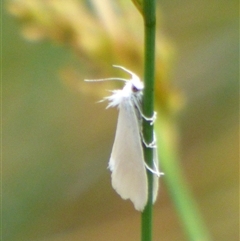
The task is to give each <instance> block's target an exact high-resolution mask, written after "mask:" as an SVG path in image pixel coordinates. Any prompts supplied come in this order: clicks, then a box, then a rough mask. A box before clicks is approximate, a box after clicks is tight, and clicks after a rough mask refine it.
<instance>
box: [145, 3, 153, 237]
mask: <svg viewBox="0 0 240 241" xmlns="http://www.w3.org/2000/svg"><path fill="white" fill-rule="evenodd" d="M143 16H144V30H145V35H144V40H145V42H144V51H145V52H144V86H145V88H144V94H143V113H144V115H145V116H148V117H151V116H153V113H154V72H155V68H154V67H155V25H156V13H155V0H144V1H143ZM143 137H144V140H145V141H146V142H147V143H151V142H152V141H153V125H150V123H149V122H148V121H145V120H144V121H143ZM144 157H145V161H146V163H147V164H148V166H150V167H153V149H152V148H147V147H144ZM147 177H148V203H147V205H146V207H145V209H144V211H143V213H142V241H151V240H152V200H153V173H152V172H150V171H147Z"/></svg>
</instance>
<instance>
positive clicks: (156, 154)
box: [153, 148, 159, 203]
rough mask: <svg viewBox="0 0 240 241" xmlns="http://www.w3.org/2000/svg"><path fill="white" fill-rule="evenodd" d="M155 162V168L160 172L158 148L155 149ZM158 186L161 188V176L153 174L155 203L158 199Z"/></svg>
mask: <svg viewBox="0 0 240 241" xmlns="http://www.w3.org/2000/svg"><path fill="white" fill-rule="evenodd" d="M153 162H154V166H155V169H156V170H157V171H158V172H159V161H158V152H157V148H154V149H153ZM158 188H159V176H157V175H153V203H155V202H156V200H157V195H158Z"/></svg>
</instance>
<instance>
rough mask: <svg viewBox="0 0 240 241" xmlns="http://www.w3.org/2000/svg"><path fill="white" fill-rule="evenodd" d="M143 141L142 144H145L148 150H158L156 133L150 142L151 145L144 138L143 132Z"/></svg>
mask: <svg viewBox="0 0 240 241" xmlns="http://www.w3.org/2000/svg"><path fill="white" fill-rule="evenodd" d="M141 139H142V142H143V144H144V145H145V146H146V147H147V148H153V149H155V148H157V144H156V143H157V141H156V136H155V133H154V136H153V141H152V142H150V143H147V142H146V141H145V139H144V137H143V133H142V132H141Z"/></svg>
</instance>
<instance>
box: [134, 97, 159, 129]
mask: <svg viewBox="0 0 240 241" xmlns="http://www.w3.org/2000/svg"><path fill="white" fill-rule="evenodd" d="M133 101H134V104H135V106H136V107H137V109H138V111H139V113H140V115H141V117H142V118H143V119H144V120H146V121H149V122H150V125H153V124H154V122H155V120H156V119H157V112H155V111H154V113H153V116H152V117H147V116H145V115H144V114H143V112H142V109H141V107H140V106H139V102H138V101H137V100H135V99H133Z"/></svg>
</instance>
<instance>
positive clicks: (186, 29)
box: [2, 0, 239, 241]
mask: <svg viewBox="0 0 240 241" xmlns="http://www.w3.org/2000/svg"><path fill="white" fill-rule="evenodd" d="M137 2H138V1H135V4H136V3H137ZM160 4H161V6H158V25H157V26H158V32H157V35H158V36H157V56H156V63H157V66H156V70H157V73H156V104H157V107H158V118H159V121H160V120H162V117H163V116H167V117H168V122H167V123H166V125H169V128H166V131H168V133H163V134H162V135H161V133H159V135H158V139H159V141H161V136H165V137H168V138H169V139H170V142H171V143H172V144H173V145H175V147H176V153H174V154H176V155H179V156H180V157H181V167H182V168H183V169H184V174H185V177H186V180H187V182H188V185H189V188H190V189H191V191H192V192H193V193H194V196H195V199H196V201H197V204H198V206H199V207H200V211H201V214H202V216H203V219H204V220H205V222H206V225H207V227H208V229H209V232H210V234H211V236H212V237H213V240H219V241H225V240H233V241H235V240H236V241H237V240H239V236H238V235H239V210H238V203H239V196H238V193H239V183H238V174H239V173H238V171H239V168H238V165H239V163H238V161H239V156H238V153H239V140H238V132H239V121H238V113H239V106H238V77H239V76H238V73H239V72H238V69H239V53H238V50H239V49H238V40H239V39H238V18H239V16H238V8H237V7H238V2H237V1H235V0H231V1H226V0H221V1H214V0H208V1H197V0H195V1H189V0H185V1H181V3H180V2H179V1H171V2H169V1H165V0H163V1H161V2H160ZM3 8H4V9H3V16H2V20H3V21H2V22H3V26H2V27H3V38H2V42H3V43H2V50H3V54H2V56H3V58H2V59H3V64H2V77H3V82H2V83H3V85H2V100H3V112H2V120H3V127H2V139H3V151H2V153H3V154H2V156H3V163H2V168H3V171H2V180H3V183H2V188H3V194H2V201H3V205H2V207H3V210H2V211H3V229H2V230H3V231H2V232H3V240H5V241H8V240H9V241H10V240H11V241H15V240H16V241H19V240H24V241H28V240H31V241H32V240H41V241H42V240H44V241H46V240H49V241H60V240H61V241H63V240H99V241H101V240H104V241H105V240H119V241H120V240H138V239H139V235H140V231H139V226H140V225H139V217H140V214H139V213H137V212H136V211H135V210H134V209H133V207H132V204H131V203H130V202H124V201H122V200H121V199H120V198H119V196H118V195H116V194H115V192H114V190H112V188H111V184H110V174H109V171H108V170H107V169H106V167H107V162H108V158H109V154H110V151H111V145H112V141H113V137H114V132H115V126H116V118H117V111H116V110H108V111H105V110H104V108H105V105H104V104H95V102H96V101H98V100H99V99H101V98H102V97H103V96H105V95H106V94H108V92H107V91H106V89H112V88H115V87H114V84H115V83H99V84H97V86H96V85H94V86H92V85H90V86H89V84H87V83H84V82H83V79H84V78H100V77H110V76H119V75H120V74H122V73H121V72H119V71H118V70H115V69H113V68H112V67H111V65H112V64H120V65H123V66H126V67H127V68H129V69H131V70H132V71H134V72H136V73H138V74H139V75H140V76H142V65H143V63H142V59H143V56H142V55H143V49H142V46H143V38H142V36H143V29H142V18H141V15H140V13H139V12H138V11H137V10H136V8H135V7H134V5H133V4H132V2H130V1H125V0H119V1H114V2H113V1H110V0H104V1H101V2H100V1H94V0H91V1H90V0H89V1H77V0H70V1H60V0H58V1H57V0H55V1H54V0H52V1H44V0H42V1H41V0H31V1H30V0H28V1H27V0H25V1H24V0H15V1H14V0H9V1H5V3H4V4H3ZM24 39H25V40H24ZM160 160H161V156H160ZM160 165H161V162H160ZM163 169H164V166H163ZM163 171H164V170H163ZM164 178H165V177H163V178H162V179H161V188H160V193H159V198H158V201H157V203H156V205H155V214H154V215H155V220H154V225H155V227H154V229H155V230H154V236H155V240H169V241H174V240H176V241H177V240H178V241H179V240H187V237H186V236H185V234H184V231H183V229H182V226H181V225H182V224H181V222H180V221H179V219H178V216H177V214H176V211H175V209H174V205H173V201H172V199H171V197H170V195H169V192H168V189H167V188H166V185H165V184H164Z"/></svg>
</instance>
